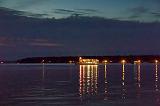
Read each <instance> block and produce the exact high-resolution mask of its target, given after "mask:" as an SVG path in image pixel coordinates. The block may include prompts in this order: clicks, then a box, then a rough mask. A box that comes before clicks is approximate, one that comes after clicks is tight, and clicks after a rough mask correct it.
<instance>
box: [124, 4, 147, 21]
mask: <svg viewBox="0 0 160 106" xmlns="http://www.w3.org/2000/svg"><path fill="white" fill-rule="evenodd" d="M127 11H128V12H129V13H130V16H129V17H128V18H129V19H135V18H139V17H143V15H145V14H148V13H149V12H150V10H149V9H148V8H146V7H143V6H139V7H134V8H130V9H128V10H127Z"/></svg>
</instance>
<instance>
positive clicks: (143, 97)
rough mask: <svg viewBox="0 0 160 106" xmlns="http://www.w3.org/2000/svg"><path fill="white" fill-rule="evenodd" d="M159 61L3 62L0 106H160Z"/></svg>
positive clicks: (0, 82)
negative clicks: (102, 63) (83, 62)
mask: <svg viewBox="0 0 160 106" xmlns="http://www.w3.org/2000/svg"><path fill="white" fill-rule="evenodd" d="M159 78H160V65H159V64H149V63H142V64H107V65H74V64H2V65H0V106H141V105H144V106H159V105H160V86H159V85H160V79H159Z"/></svg>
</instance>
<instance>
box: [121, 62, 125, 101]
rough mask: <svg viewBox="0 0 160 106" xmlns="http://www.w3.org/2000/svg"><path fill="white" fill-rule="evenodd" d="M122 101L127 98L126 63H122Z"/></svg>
mask: <svg viewBox="0 0 160 106" xmlns="http://www.w3.org/2000/svg"><path fill="white" fill-rule="evenodd" d="M121 79H122V82H121V83H122V99H125V98H126V87H125V63H122V78H121Z"/></svg>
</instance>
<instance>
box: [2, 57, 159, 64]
mask: <svg viewBox="0 0 160 106" xmlns="http://www.w3.org/2000/svg"><path fill="white" fill-rule="evenodd" d="M79 57H82V58H87V59H98V60H99V63H100V64H101V63H102V62H103V61H104V60H107V61H108V63H120V62H121V61H122V60H125V61H126V63H134V62H135V61H138V60H140V61H141V62H142V63H143V62H146V63H155V61H157V62H159V61H160V55H127V56H122V55H119V56H59V57H55V56H53V57H28V58H23V59H18V60H15V61H1V64H4V63H16V64H20V63H21V64H22V63H32V64H33V63H50V64H55V63H57V64H62V63H69V64H77V63H78V62H79Z"/></svg>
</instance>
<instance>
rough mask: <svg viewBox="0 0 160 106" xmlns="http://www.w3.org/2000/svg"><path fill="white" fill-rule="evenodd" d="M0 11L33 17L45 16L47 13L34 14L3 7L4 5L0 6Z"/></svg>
mask: <svg viewBox="0 0 160 106" xmlns="http://www.w3.org/2000/svg"><path fill="white" fill-rule="evenodd" d="M0 12H5V14H9V15H10V14H11V15H17V16H27V17H34V18H43V17H46V16H47V14H35V13H31V12H25V11H17V10H14V9H9V8H5V7H0Z"/></svg>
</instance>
